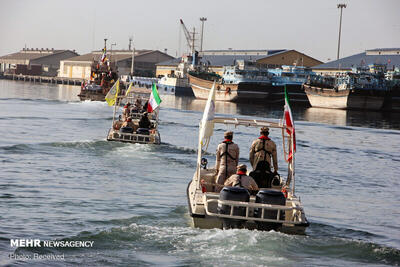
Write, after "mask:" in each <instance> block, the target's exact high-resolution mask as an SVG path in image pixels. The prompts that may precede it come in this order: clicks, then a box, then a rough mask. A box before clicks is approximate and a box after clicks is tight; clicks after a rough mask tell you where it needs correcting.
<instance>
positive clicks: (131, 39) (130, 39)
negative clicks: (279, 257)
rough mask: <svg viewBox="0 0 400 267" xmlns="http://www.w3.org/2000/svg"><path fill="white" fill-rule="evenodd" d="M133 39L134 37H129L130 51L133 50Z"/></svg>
mask: <svg viewBox="0 0 400 267" xmlns="http://www.w3.org/2000/svg"><path fill="white" fill-rule="evenodd" d="M132 41H133V37H129V46H128V50H129V51H132Z"/></svg>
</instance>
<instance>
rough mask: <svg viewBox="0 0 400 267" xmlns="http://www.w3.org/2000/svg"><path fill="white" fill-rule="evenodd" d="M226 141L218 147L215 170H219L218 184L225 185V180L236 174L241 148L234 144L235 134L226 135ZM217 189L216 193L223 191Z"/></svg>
mask: <svg viewBox="0 0 400 267" xmlns="http://www.w3.org/2000/svg"><path fill="white" fill-rule="evenodd" d="M224 138H225V140H224V141H223V142H222V143H221V144H219V145H218V148H217V158H216V164H215V169H216V170H217V179H216V183H217V184H220V185H223V184H224V182H225V180H226V179H227V178H228V177H230V176H231V175H232V174H234V173H235V172H236V166H237V165H238V162H239V146H238V145H237V144H235V143H233V142H232V138H233V132H231V131H228V132H225V133H224ZM221 189H222V187H217V188H216V190H215V191H217V192H219V191H221Z"/></svg>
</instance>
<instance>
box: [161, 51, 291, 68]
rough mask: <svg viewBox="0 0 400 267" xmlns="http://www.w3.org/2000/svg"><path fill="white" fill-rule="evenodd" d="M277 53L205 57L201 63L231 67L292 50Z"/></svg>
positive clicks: (169, 63) (170, 63)
mask: <svg viewBox="0 0 400 267" xmlns="http://www.w3.org/2000/svg"><path fill="white" fill-rule="evenodd" d="M219 51H221V50H219ZM276 51H277V52H275V53H272V54H269V55H203V56H202V57H201V59H200V62H204V63H207V64H209V65H210V66H229V65H234V61H235V60H246V61H257V60H259V59H263V58H268V57H271V56H275V55H278V54H281V53H285V52H288V51H290V50H280V51H278V50H276ZM180 62H181V58H175V59H172V60H167V61H164V62H160V63H158V64H156V65H157V66H177V65H178V64H179V63H180Z"/></svg>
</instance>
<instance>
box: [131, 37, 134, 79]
mask: <svg viewBox="0 0 400 267" xmlns="http://www.w3.org/2000/svg"><path fill="white" fill-rule="evenodd" d="M132 41H133V40H132ZM134 66H135V45H133V50H132V61H131V76H133V72H134Z"/></svg>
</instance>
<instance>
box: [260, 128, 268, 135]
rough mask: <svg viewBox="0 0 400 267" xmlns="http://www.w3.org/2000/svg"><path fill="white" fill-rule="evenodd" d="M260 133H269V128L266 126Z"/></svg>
mask: <svg viewBox="0 0 400 267" xmlns="http://www.w3.org/2000/svg"><path fill="white" fill-rule="evenodd" d="M260 133H269V128H268V127H266V126H264V127H262V128H261V129H260Z"/></svg>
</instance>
